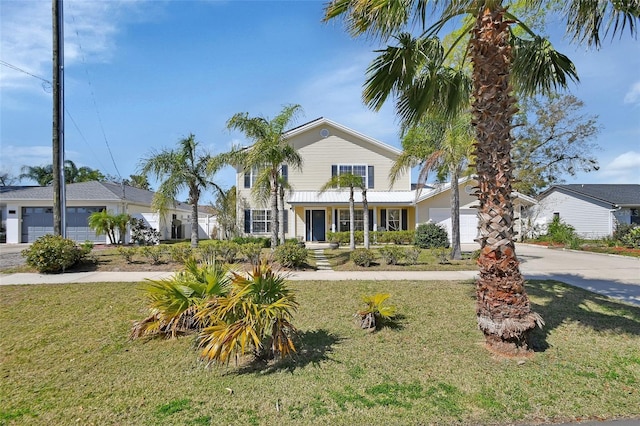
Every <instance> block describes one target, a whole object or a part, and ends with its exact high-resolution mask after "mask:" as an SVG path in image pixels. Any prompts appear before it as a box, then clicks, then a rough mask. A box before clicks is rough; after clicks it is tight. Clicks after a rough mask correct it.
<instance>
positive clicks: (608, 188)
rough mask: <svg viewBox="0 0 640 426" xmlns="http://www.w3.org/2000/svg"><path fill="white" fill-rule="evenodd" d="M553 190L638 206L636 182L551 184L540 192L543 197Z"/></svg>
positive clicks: (617, 204) (625, 205) (615, 203)
mask: <svg viewBox="0 0 640 426" xmlns="http://www.w3.org/2000/svg"><path fill="white" fill-rule="evenodd" d="M554 190H560V191H563V192H566V193H570V194H576V195H582V196H584V197H587V198H591V199H593V200H596V201H601V202H605V203H609V204H612V205H614V206H620V207H635V206H640V185H638V184H570V185H553V186H552V187H551V188H549V189H547V190H546V191H544V192H543V193H542V194H540V197H539V198H544V197H545V196H546V195H547V194H549V193H550V192H552V191H554Z"/></svg>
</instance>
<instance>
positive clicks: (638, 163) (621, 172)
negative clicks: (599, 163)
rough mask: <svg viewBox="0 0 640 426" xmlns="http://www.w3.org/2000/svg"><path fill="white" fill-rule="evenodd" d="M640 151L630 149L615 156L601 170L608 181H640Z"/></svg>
mask: <svg viewBox="0 0 640 426" xmlns="http://www.w3.org/2000/svg"><path fill="white" fill-rule="evenodd" d="M638 170H640V152H635V151H628V152H625V153H624V154H621V155H619V156H617V157H616V158H614V159H613V160H612V161H611V162H610V163H608V164H606V165H605V166H604V167H602V169H601V170H600V174H601V175H602V177H604V178H606V180H607V183H640V175H638Z"/></svg>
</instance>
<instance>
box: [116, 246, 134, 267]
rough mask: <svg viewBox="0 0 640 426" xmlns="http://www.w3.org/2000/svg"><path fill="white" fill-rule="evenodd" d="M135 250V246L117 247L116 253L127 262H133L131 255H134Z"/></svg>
mask: <svg viewBox="0 0 640 426" xmlns="http://www.w3.org/2000/svg"><path fill="white" fill-rule="evenodd" d="M137 252H138V250H137V249H136V248H135V247H122V246H120V247H118V254H119V255H120V257H122V258H123V259H124V260H125V261H126V262H127V263H133V256H135V255H136V253H137Z"/></svg>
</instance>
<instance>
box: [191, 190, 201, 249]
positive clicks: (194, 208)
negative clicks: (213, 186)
mask: <svg viewBox="0 0 640 426" xmlns="http://www.w3.org/2000/svg"><path fill="white" fill-rule="evenodd" d="M189 192H190V194H189V200H190V201H191V247H193V248H196V247H198V202H199V200H200V194H199V190H198V188H191V190H190V191H189Z"/></svg>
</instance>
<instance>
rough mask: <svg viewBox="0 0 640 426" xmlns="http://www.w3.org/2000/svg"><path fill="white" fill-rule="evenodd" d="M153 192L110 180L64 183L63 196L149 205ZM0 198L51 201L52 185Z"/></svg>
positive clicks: (15, 192)
mask: <svg viewBox="0 0 640 426" xmlns="http://www.w3.org/2000/svg"><path fill="white" fill-rule="evenodd" d="M154 194H155V193H154V192H152V191H147V190H145V189H140V188H134V187H132V186H128V185H120V184H118V183H112V182H97V181H91V182H80V183H70V184H67V185H65V198H66V199H67V201H87V202H98V201H100V202H123V201H126V202H129V203H133V204H141V205H146V206H151V202H152V200H153V196H154ZM0 200H2V201H9V200H14V201H47V202H51V201H52V200H53V187H51V186H36V187H32V188H25V189H17V190H15V191H9V192H4V193H2V194H1V195H0ZM176 208H178V209H180V210H190V207H189V205H187V204H184V203H177V205H176Z"/></svg>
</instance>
